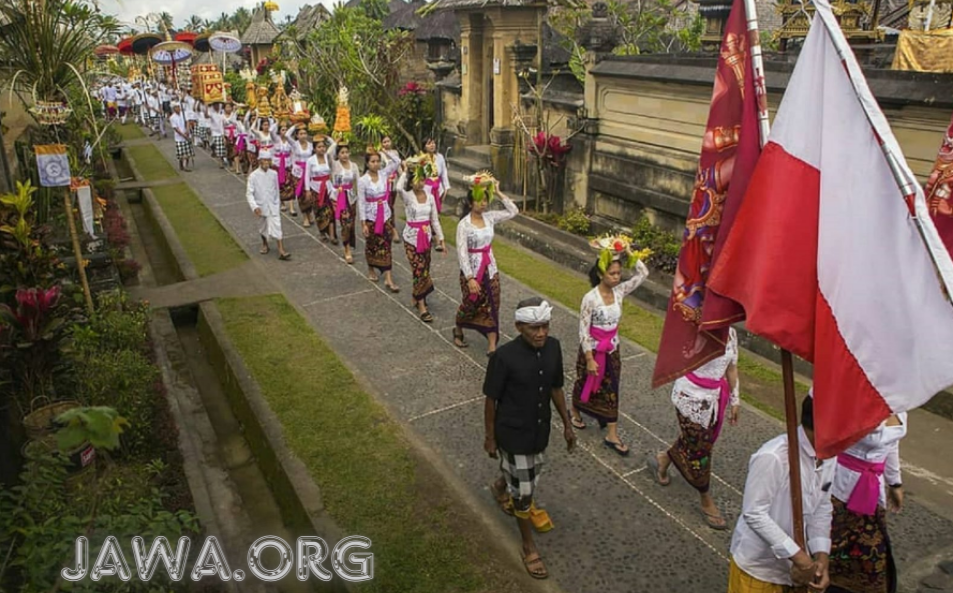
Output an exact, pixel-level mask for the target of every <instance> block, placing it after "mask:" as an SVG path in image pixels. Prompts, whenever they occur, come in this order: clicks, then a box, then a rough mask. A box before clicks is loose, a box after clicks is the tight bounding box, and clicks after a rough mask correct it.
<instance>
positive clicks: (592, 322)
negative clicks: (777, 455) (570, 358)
mask: <svg viewBox="0 0 953 593" xmlns="http://www.w3.org/2000/svg"><path fill="white" fill-rule="evenodd" d="M648 276H649V269H648V268H646V267H645V264H644V263H642V262H641V261H639V262H637V263H636V265H635V273H634V274H633V275H632V277H631V278H629V279H628V280H626V281H625V282H620V283H619V284H618V286H616V287H615V288H613V289H612V304H609V305H607V304H605V301H603V300H602V295H601V294H599V287H598V286H596V287H595V288H593V289H592V290H590V291H589V292H587V293H586V296H584V297H582V305H581V306H580V308H579V344H580V345H581V346H582V349H583V351H584V352H590V351H592V349H593V348H595V347H596V343H597V341H596V340H594V339H593V338H592V335H591V334H590V330H591V328H592V327H597V328H599V329H603V330H606V331H612V330H614V329H616V328H617V327H619V321H621V320H622V301H623V300H625V297H626V295H628V294H629V293H631V292H632V291H633V290H635V289H636V288H638V287H639V285H640V284H642V282H644V281H645V279H646V278H648ZM618 347H619V336H618V335H616V336H615V337H614V338H612V351H613V352H615V350H616V348H618Z"/></svg>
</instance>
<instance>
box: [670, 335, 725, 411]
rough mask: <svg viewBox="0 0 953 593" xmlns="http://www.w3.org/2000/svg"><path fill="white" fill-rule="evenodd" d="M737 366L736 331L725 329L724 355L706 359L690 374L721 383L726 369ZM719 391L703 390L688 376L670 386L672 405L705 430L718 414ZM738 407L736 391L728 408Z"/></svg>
mask: <svg viewBox="0 0 953 593" xmlns="http://www.w3.org/2000/svg"><path fill="white" fill-rule="evenodd" d="M732 364H735V365H737V364H738V334H737V333H735V328H733V327H732V328H728V343H727V344H726V345H725V353H724V354H722V355H721V356H719V357H718V358H716V359H714V360H709V361H708V362H706V363H705V364H703V365H702V366H700V367H698V368H697V369H695V370H694V371H693V372H694V374H695V375H696V376H698V377H700V378H703V379H714V380H716V381H717V380H720V379H721V378H722V377H724V376H725V374H726V373H727V372H728V367H729V366H731V365H732ZM719 397H720V390H719V389H717V388H716V389H705V388H704V387H699V386H698V385H695V384H694V383H692V382H691V380H690V379H688V377H680V378H678V379H677V380H676V381H675V384H674V385H673V386H672V403H673V404H675V407H676V408H677V409H678V411H679V412H680V413H681V414H682V416H685V417H686V418H688V419H689V420H691V421H692V422H694V423H695V424H698V425H700V426H704V427H705V428H708V427H709V426H711V425H712V423H713V422H714V420H715V418H717V417H718V416H717V414H718V400H719ZM738 404H739V397H738V390H737V389H735V390H733V391H732V393H731V402H730V404H729V405H732V406H736V405H738Z"/></svg>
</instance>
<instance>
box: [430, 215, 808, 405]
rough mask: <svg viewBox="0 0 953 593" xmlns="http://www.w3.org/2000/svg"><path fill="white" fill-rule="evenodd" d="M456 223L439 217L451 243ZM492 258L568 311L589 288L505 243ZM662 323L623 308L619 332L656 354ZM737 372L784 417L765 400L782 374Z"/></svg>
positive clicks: (754, 365) (745, 361) (761, 401)
mask: <svg viewBox="0 0 953 593" xmlns="http://www.w3.org/2000/svg"><path fill="white" fill-rule="evenodd" d="M457 222H458V220H457V219H456V218H453V217H450V216H442V217H441V218H440V224H441V225H442V226H443V233H444V236H445V237H446V238H447V241H448V242H450V243H455V242H456V236H457ZM493 255H494V256H496V262H497V264H498V265H499V267H500V269H501V270H502V271H503V272H504V273H505V274H508V275H509V276H512V277H513V278H515V279H516V280H519V281H520V282H522V283H523V284H525V285H526V286H529V287H530V288H532V289H533V290H535V291H538V292H540V293H542V294H545V295H546V296H547V297H548V298H551V299H553V300H555V301H558V302H560V303H562V304H563V305H565V306H567V307H569V308H571V309H577V308H578V307H579V306H580V304H581V303H582V297H583V296H584V295H585V294H586V293H587V292H589V290H590V289H591V286H590V285H589V282H588V280H586V279H584V278H583V277H582V276H581V275H579V274H575V273H573V272H571V271H570V270H567V269H566V268H564V267H562V266H560V265H558V264H554V263H553V262H551V261H550V260H547V259H544V258H543V257H541V256H537V255H536V254H534V253H530V252H528V251H527V250H525V249H522V248H520V247H516V246H514V245H513V244H511V243H507V242H505V240H504V241H496V242H494V243H493ZM664 324H665V320H664V318H663V317H662V316H661V315H658V314H657V313H653V312H651V311H648V310H646V309H643V308H642V307H625V308H624V309H623V312H622V321H621V323H620V324H619V333H620V334H621V335H623V336H625V337H626V338H628V339H630V340H632V341H633V342H635V343H636V344H639V345H640V346H642V347H643V348H645V349H647V350H649V351H651V352H654V353H658V345H659V342H660V341H661V339H662V327H663V325H664ZM738 370H739V371H740V373H741V376H742V379H743V380H742V382H741V386H742V389H743V390H745V391H748V390H750V391H757V392H758V393H759V397H752V396H750V394H748V393H744V392H743V393H742V397H744V399H745V400H746V401H747V402H749V403H750V404H751V405H753V406H754V407H756V408H758V409H760V410H761V411H763V412H765V413H767V414H769V415H771V416H774V417H775V418H783V417H784V411H783V409H780V408H778V407H776V406H775V405H773V403H774V402H772V403H766V400H770V397H768V396H767V395H766V394H767V393H769V392H771V391H772V390H776V392H777V393H778V394H780V393H781V389H782V385H783V383H782V380H781V373H779V372H777V371H776V370H774V369H770V368H767V367H765V366H764V365H761V364H759V363H758V362H756V361H755V360H753V359H752V357H751V356H749V355H745V354H742V355H740V357H739V361H738ZM796 388H797V390H798V393H801V394H804V393H807V389H808V385H805V384H804V383H801V382H797V384H796ZM762 392H764V394H763V395H762Z"/></svg>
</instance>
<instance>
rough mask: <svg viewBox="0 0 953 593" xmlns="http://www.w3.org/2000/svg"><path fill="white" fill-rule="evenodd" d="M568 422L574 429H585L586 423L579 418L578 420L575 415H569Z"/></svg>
mask: <svg viewBox="0 0 953 593" xmlns="http://www.w3.org/2000/svg"><path fill="white" fill-rule="evenodd" d="M569 423H570V424H572V427H573V428H575V429H576V430H586V423H585V422H583V421H582V419H581V418H580V419H579V420H576V417H575V416H572V415H570V416H569Z"/></svg>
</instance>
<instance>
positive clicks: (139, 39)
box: [132, 33, 162, 56]
mask: <svg viewBox="0 0 953 593" xmlns="http://www.w3.org/2000/svg"><path fill="white" fill-rule="evenodd" d="M160 43H162V36H161V35H159V34H158V33H140V34H138V35H136V36H135V37H133V38H132V53H134V54H138V55H140V56H144V55H146V54H148V53H149V50H150V49H152V48H153V47H155V46H156V45H159V44H160Z"/></svg>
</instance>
